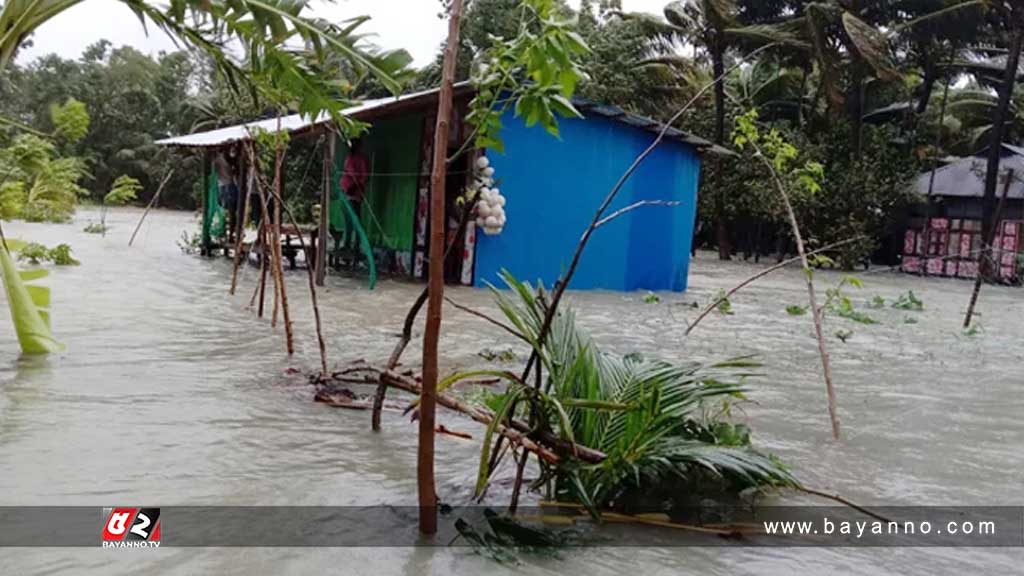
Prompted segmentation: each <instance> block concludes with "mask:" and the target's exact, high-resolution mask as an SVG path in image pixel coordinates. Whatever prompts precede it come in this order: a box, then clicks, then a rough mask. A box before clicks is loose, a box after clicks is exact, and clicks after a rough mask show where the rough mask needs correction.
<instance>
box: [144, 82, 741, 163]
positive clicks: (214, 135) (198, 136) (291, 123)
mask: <svg viewBox="0 0 1024 576" xmlns="http://www.w3.org/2000/svg"><path fill="white" fill-rule="evenodd" d="M468 86H469V83H468V82H460V83H458V84H456V88H457V89H466V88H468ZM437 93H438V89H436V88H435V89H432V90H424V91H422V92H415V93H412V94H403V95H402V96H399V97H397V98H379V99H376V100H367V101H365V102H363V103H361V104H359V105H358V106H354V107H352V108H346V109H345V110H344V111H343V112H342V113H343V114H345V115H346V116H348V117H351V118H356V119H360V118H361V117H364V116H371V115H377V114H380V113H384V112H387V111H388V109H389V108H392V107H396V105H399V104H403V105H405V104H415V103H416V102H417V101H420V100H423V101H426V100H429V99H430V98H433V97H436V95H437ZM573 104H575V105H576V106H577V107H578V108H579V110H580V112H581V113H583V115H584V116H586V115H587V114H588V113H591V114H596V115H598V116H604V117H606V118H610V119H613V120H616V121H618V122H622V123H623V124H627V125H629V126H633V127H635V128H639V129H641V130H646V131H648V132H653V133H657V132H659V131H660V130H661V129H662V127H663V126H664V125H663V124H661V123H660V122H658V121H656V120H653V119H651V118H647V117H645V116H640V115H638V114H632V113H630V112H626V111H625V110H623V109H621V108H619V107H618V106H612V105H608V104H599V103H595V102H589V101H586V100H581V99H575V100H574V101H573ZM329 121H330V118H329V117H328V116H327V115H320V116H318V117H317V118H315V119H312V118H305V117H303V116H301V115H299V114H291V115H288V116H282V117H281V119H280V122H281V124H280V129H281V130H284V131H287V132H289V133H293V134H294V133H296V132H302V131H305V130H308V129H311V128H313V127H314V126H317V125H320V124H325V123H327V122H329ZM256 130H266V131H271V132H273V131H276V130H278V119H277V118H270V119H266V120H256V121H253V122H246V123H244V124H238V125H235V126H228V127H226V128H219V129H217V130H210V131H208V132H197V133H195V134H188V135H186V136H175V137H172V138H164V139H162V140H157V141H156V144H160V145H162V146H178V147H183V148H216V147H219V146H224V145H227V144H232V143H234V142H241V141H246V140H249V139H250V137H251V136H250V135H251V133H252V132H253V131H256ZM665 137H666V138H669V139H671V140H677V141H680V142H684V143H686V144H690V145H691V146H694V147H696V148H698V149H700V150H703V151H708V152H711V153H714V154H721V155H733V154H734V152H732V151H731V150H728V149H726V148H723V147H721V146H717V145H714V144H712V143H711V142H709V141H707V140H704V139H703V138H699V137H697V136H694V135H692V134H689V133H688V132H684V131H682V130H678V129H676V128H672V127H670V128H669V129H668V130H666V131H665Z"/></svg>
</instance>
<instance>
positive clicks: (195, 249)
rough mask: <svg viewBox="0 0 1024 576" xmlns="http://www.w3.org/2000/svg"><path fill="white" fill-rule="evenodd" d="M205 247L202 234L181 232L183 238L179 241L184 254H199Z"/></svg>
mask: <svg viewBox="0 0 1024 576" xmlns="http://www.w3.org/2000/svg"><path fill="white" fill-rule="evenodd" d="M202 246H203V235H202V233H200V232H193V233H191V234H189V233H188V230H182V231H181V238H179V239H178V248H180V249H181V251H182V253H184V254H189V255H192V254H198V253H199V251H200V249H201V248H202Z"/></svg>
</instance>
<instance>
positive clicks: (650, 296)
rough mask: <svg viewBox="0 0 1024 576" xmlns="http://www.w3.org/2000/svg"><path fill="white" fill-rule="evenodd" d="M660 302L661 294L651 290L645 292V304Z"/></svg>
mask: <svg viewBox="0 0 1024 576" xmlns="http://www.w3.org/2000/svg"><path fill="white" fill-rule="evenodd" d="M658 302H661V296H658V295H657V294H655V293H654V292H650V291H648V292H647V294H644V304H657V303H658Z"/></svg>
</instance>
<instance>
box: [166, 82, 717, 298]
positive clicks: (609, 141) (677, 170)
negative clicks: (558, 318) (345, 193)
mask: <svg viewBox="0 0 1024 576" xmlns="http://www.w3.org/2000/svg"><path fill="white" fill-rule="evenodd" d="M472 95H473V94H472V88H470V87H469V86H468V85H465V84H461V85H458V86H457V87H456V92H455V100H454V106H453V117H452V119H451V128H450V129H451V137H450V142H451V143H450V150H449V153H450V155H451V154H454V153H457V151H458V150H459V149H461V148H463V147H462V144H463V143H464V142H466V140H467V139H468V138H470V137H471V134H470V132H471V129H470V128H469V127H468V126H467V125H466V123H465V121H464V118H465V114H466V112H467V108H468V104H469V101H470V100H471V98H472ZM437 97H438V91H437V90H430V91H425V92H419V93H415V94H409V95H403V96H401V97H398V98H385V99H380V100H372V101H367V102H364V103H363V104H361V105H359V106H356V107H353V108H350V109H348V110H346V111H345V114H346V115H347V116H349V117H351V118H354V119H356V120H360V121H364V122H368V123H370V124H371V127H370V129H369V130H368V132H367V133H366V134H365V135H364V136H363V137H362V138H361V139H360V140H361V153H362V154H363V155H364V156H365V157H366V158H367V159H368V164H369V171H370V175H369V180H368V183H367V188H366V194H365V197H364V200H363V202H362V207H361V214H359V220H360V223H361V224H362V227H363V229H364V230H365V237H366V239H367V240H368V242H369V244H370V245H371V246H372V251H373V253H374V255H375V258H373V259H372V260H373V261H374V263H375V265H376V267H377V268H383V269H384V270H386V271H387V272H389V273H391V274H394V275H397V276H405V277H413V278H423V277H425V275H426V268H427V266H428V265H429V262H428V261H427V241H428V238H429V235H428V221H429V220H428V208H429V202H428V194H429V186H430V184H429V181H430V172H431V158H432V150H431V148H432V144H433V131H434V127H435V123H436V110H437ZM576 105H577V107H578V108H579V110H580V112H581V113H582V114H583V115H584V118H583V119H562V120H561V121H560V132H561V137H560V138H556V137H553V136H551V135H550V134H548V133H547V132H546V131H544V130H543V129H542V128H540V127H539V126H535V127H529V128H528V127H527V126H526V125H525V123H524V122H523V121H522V120H521V119H517V118H514V117H513V115H512V113H511V112H509V113H507V116H506V117H504V118H502V123H503V125H504V127H503V129H502V137H503V140H504V152H496V151H492V150H470V151H469V152H467V153H465V154H462V155H461V156H459V157H457V158H456V159H455V160H454V161H452V162H451V163H450V164H449V167H448V169H449V177H448V179H447V180H448V191H447V194H448V204H447V205H448V206H449V207H455V206H456V205H457V203H456V198H457V197H458V196H459V195H460V194H461V192H462V190H463V189H464V187H465V186H466V185H467V183H468V182H469V181H470V179H471V178H472V177H473V174H472V172H473V170H472V167H473V166H474V165H475V162H476V159H477V158H478V157H479V156H480V155H486V156H487V158H488V160H489V161H490V165H491V166H492V167H493V168H494V169H495V174H494V178H495V179H496V181H497V184H496V186H497V187H499V188H500V190H501V193H502V195H503V196H504V197H505V198H506V199H507V204H506V205H505V208H504V209H505V214H506V216H507V224H506V225H505V226H504V227H503V229H502V231H501V233H500V234H497V235H493V236H491V235H485V234H483V233H482V231H481V230H480V229H478V228H477V226H476V225H475V223H474V222H473V221H472V219H471V221H470V222H469V224H468V226H467V227H466V228H465V229H464V230H458V231H451V233H455V234H457V237H456V239H455V242H456V246H461V247H462V249H461V250H452V251H451V253H450V254H449V259H448V261H446V262H445V263H444V266H445V276H446V280H447V281H448V282H451V283H461V284H464V285H475V286H482V285H485V283H487V282H495V281H497V279H498V274H499V272H500V271H501V270H502V269H507V270H509V271H510V272H511V273H512V274H514V275H515V276H516V277H518V278H521V279H524V280H529V281H531V282H532V281H536V280H542V281H543V282H544V283H545V284H547V285H550V284H551V283H553V282H554V281H555V280H556V279H557V278H558V276H559V275H560V273H562V272H563V271H564V270H565V269H566V268H567V267H568V265H569V260H570V258H571V257H572V252H573V249H574V248H575V246H576V243H577V241H578V240H579V238H580V235H581V234H582V233H583V231H584V230H585V229H586V227H587V226H588V225H589V223H590V221H591V219H592V218H593V215H594V211H595V210H596V209H597V207H598V205H599V204H600V203H601V201H602V200H603V199H604V197H605V195H606V194H607V193H608V192H609V190H610V189H611V188H612V186H613V185H614V184H615V182H616V181H617V180H618V178H619V177H620V176H621V175H622V174H623V172H624V171H625V170H626V168H627V167H628V166H629V165H630V164H631V163H632V162H633V160H634V158H635V157H636V156H637V155H638V154H639V153H640V152H641V151H643V150H644V149H645V148H646V147H648V146H649V145H650V144H651V143H652V142H653V141H654V139H655V137H656V135H657V132H658V131H660V130H661V129H662V125H661V124H659V123H657V122H655V121H653V120H650V119H647V118H643V117H640V116H636V115H633V114H629V113H626V112H624V111H623V110H621V109H619V108H616V107H612V106H603V105H599V104H594V103H589V102H584V101H577V102H576ZM278 126H280V129H281V130H286V131H288V132H289V133H290V134H291V138H292V140H297V139H300V138H319V142H325V141H326V140H325V139H327V140H329V141H330V145H326V144H325V145H324V146H323V149H324V150H325V156H324V161H325V164H329V165H330V166H331V168H327V167H326V166H325V172H326V171H327V170H330V173H331V174H332V176H331V177H330V180H331V181H332V182H333V186H331V188H333V191H332V192H331V193H328V192H327V187H326V186H325V187H324V188H325V189H324V191H323V193H322V196H321V203H322V205H323V204H326V205H327V206H328V210H327V211H325V212H324V213H325V216H324V219H327V218H328V216H327V215H326V214H330V213H332V212H333V214H334V216H331V217H330V220H331V228H332V229H336V228H338V227H339V226H340V224H339V222H340V221H341V220H343V219H342V218H339V212H338V206H337V205H338V204H339V203H341V204H345V203H346V202H345V201H344V200H343V199H340V195H341V194H340V190H339V188H338V187H337V180H338V176H339V173H340V167H341V166H343V165H344V158H345V155H346V154H347V149H346V147H345V144H344V143H343V142H342V141H341V140H337V141H336V142H335V140H334V138H333V137H332V136H331V134H332V131H331V130H330V128H331V126H330V121H329V119H326V118H317V119H308V118H302V117H300V116H299V115H292V116H287V117H282V118H281V119H280V121H278V120H277V119H270V120H261V121H257V122H251V123H248V124H243V125H238V126H232V127H227V128H222V129H219V130H212V131H209V132H203V133H196V134H191V135H187V136H180V137H175V138H168V139H165V140H161V141H159V142H158V144H161V145H165V146H174V147H178V148H188V149H196V150H199V151H202V152H203V153H204V154H205V157H206V158H208V159H209V158H212V157H214V156H216V155H218V154H232V155H236V156H237V155H238V153H239V151H240V149H241V146H242V145H243V143H244V142H246V141H247V140H249V139H250V138H251V137H252V133H253V132H254V131H255V130H256V129H257V128H258V129H262V130H268V131H274V130H276V129H278ZM331 149H334V150H335V153H334V154H333V155H331V154H330V152H329V150H331ZM704 153H716V154H728V153H729V152H728V151H726V150H724V149H722V148H720V147H715V146H713V145H712V144H711V143H710V142H708V141H706V140H702V139H700V138H697V137H694V136H692V135H690V134H687V133H685V132H682V131H680V130H676V129H674V128H669V129H668V131H667V132H666V138H665V139H664V141H663V142H662V144H661V145H660V146H658V148H656V149H655V150H654V152H653V153H652V154H651V155H650V157H649V158H648V159H647V160H646V161H645V162H644V163H643V164H642V165H641V166H640V168H639V169H638V170H637V171H636V173H635V174H634V175H633V176H632V178H631V179H630V180H629V181H628V182H627V184H626V185H625V186H624V187H623V189H622V191H621V192H620V193H619V195H618V198H617V200H616V201H615V203H614V204H613V205H612V206H611V207H610V209H609V213H612V212H613V211H615V210H618V209H622V208H624V207H627V206H630V205H632V204H635V203H637V202H642V201H663V202H664V203H670V204H671V205H670V206H666V205H660V206H644V207H641V208H639V209H636V210H631V211H630V212H629V213H628V214H625V215H623V216H622V217H620V218H616V219H614V220H613V221H610V222H608V223H607V224H606V225H603V226H602V227H601V228H600V230H599V231H598V232H597V233H596V234H594V236H593V237H592V239H591V241H590V244H589V245H588V249H587V252H586V253H585V254H584V256H583V258H582V260H581V262H580V265H579V268H578V271H577V274H576V276H575V278H574V280H573V287H574V288H578V289H611V290H638V289H646V290H676V291H680V290H685V289H686V285H687V273H688V268H689V259H690V246H691V242H692V238H693V226H694V217H695V211H696V204H697V187H698V181H699V178H700V167H701V156H702V154H704ZM207 166H208V167H207V168H206V169H205V170H204V178H207V179H213V178H215V177H216V176H215V173H213V172H212V171H211V169H210V168H209V166H210V164H209V161H208V163H207ZM238 170H239V176H238V177H237V178H236V181H237V182H242V183H244V182H246V181H247V179H246V177H245V175H244V173H245V168H244V167H240V168H239V169H238ZM204 190H211V191H215V190H216V186H215V185H210V181H209V180H208V181H207V185H206V186H204ZM244 197H245V193H244V191H243V193H242V194H240V195H239V200H238V203H239V207H241V205H242V202H243V198H244ZM210 204H211V203H210V202H208V201H207V202H204V205H205V206H206V210H204V220H207V221H208V220H210V219H211V218H212V217H213V211H214V209H215V208H216V207H215V206H214V207H211V206H210ZM238 213H244V211H242V210H239V211H238ZM450 225H451V223H450ZM209 227H210V226H209V224H208V223H207V225H206V226H204V230H207V229H209ZM456 227H457V226H456ZM335 234H336V233H335ZM210 242H212V239H211V238H204V243H207V244H209V243H210ZM320 245H321V246H326V245H327V243H320ZM320 250H321V252H323V251H325V250H326V248H321V249H320ZM322 258H323V256H322V255H320V256H319V261H321V262H322V261H324V260H322ZM320 268H321V270H323V268H324V267H320ZM318 272H319V271H318Z"/></svg>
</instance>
